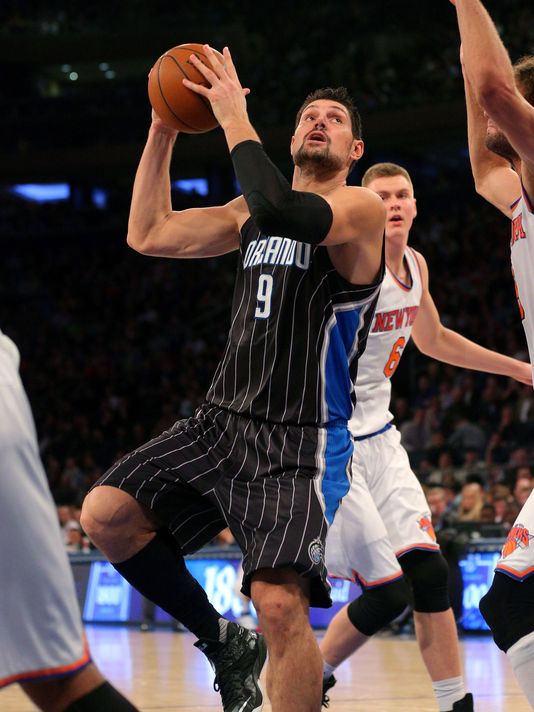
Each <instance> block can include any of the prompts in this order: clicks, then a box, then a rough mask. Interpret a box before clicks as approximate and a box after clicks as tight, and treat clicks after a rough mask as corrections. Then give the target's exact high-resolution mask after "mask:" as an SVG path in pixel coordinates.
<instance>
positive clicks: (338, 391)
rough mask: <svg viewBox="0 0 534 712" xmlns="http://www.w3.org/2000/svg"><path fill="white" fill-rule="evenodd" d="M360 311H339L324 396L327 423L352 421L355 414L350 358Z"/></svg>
mask: <svg viewBox="0 0 534 712" xmlns="http://www.w3.org/2000/svg"><path fill="white" fill-rule="evenodd" d="M360 313H361V307H360V308H359V309H355V308H353V309H347V310H346V311H342V310H339V311H338V310H336V324H335V326H334V327H333V328H332V331H331V333H330V343H329V345H328V354H327V356H326V364H325V379H326V384H325V397H326V406H327V408H328V413H327V421H328V422H331V421H332V420H336V419H339V418H341V419H344V420H349V418H350V417H351V415H352V408H353V406H352V401H351V398H350V394H351V390H352V381H351V378H350V373H349V363H348V357H349V354H350V353H351V351H352V349H353V348H354V343H355V340H356V334H357V333H358V329H359V327H360Z"/></svg>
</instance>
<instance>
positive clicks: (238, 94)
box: [183, 45, 250, 129]
mask: <svg viewBox="0 0 534 712" xmlns="http://www.w3.org/2000/svg"><path fill="white" fill-rule="evenodd" d="M204 51H205V53H206V56H207V58H208V60H209V62H210V64H211V68H210V67H207V66H206V65H205V64H204V63H203V62H201V61H200V60H199V59H198V57H196V56H195V55H194V54H192V55H191V63H192V64H194V66H195V67H196V68H197V69H198V71H199V72H201V74H202V75H203V76H204V78H205V79H206V81H207V82H208V83H209V84H210V86H209V87H205V86H202V85H201V84H196V83H195V82H191V81H190V80H189V79H183V83H184V85H185V86H186V87H187V88H188V89H191V91H194V92H196V93H197V94H200V95H201V96H204V97H206V99H208V101H209V102H210V104H211V108H212V109H213V113H214V114H215V118H216V119H217V121H218V122H219V124H220V125H221V126H222V128H223V129H224V128H225V126H227V125H229V124H231V123H232V122H234V121H239V120H243V119H244V120H248V119H247V102H246V99H245V97H246V96H247V95H248V94H249V93H250V89H247V88H243V87H242V86H241V82H240V81H239V77H238V75H237V71H236V68H235V66H234V63H233V61H232V57H231V54H230V50H229V49H228V47H225V48H224V49H223V58H222V60H221V58H220V55H217V54H216V53H215V52H214V51H213V50H212V48H211V47H210V46H209V45H204Z"/></svg>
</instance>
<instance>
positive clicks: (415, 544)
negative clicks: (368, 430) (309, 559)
mask: <svg viewBox="0 0 534 712" xmlns="http://www.w3.org/2000/svg"><path fill="white" fill-rule="evenodd" d="M413 549H428V550H432V551H434V550H435V551H439V545H438V544H437V542H436V535H435V533H434V529H433V527H432V523H431V516H430V511H429V508H428V504H427V501H426V498H425V495H424V492H423V489H422V487H421V485H420V484H419V481H418V479H417V477H416V476H415V474H414V473H413V472H412V469H411V467H410V462H409V460H408V455H407V454H406V451H405V449H404V448H403V447H402V445H401V442H400V433H399V432H398V430H397V429H396V428H395V427H394V426H390V427H388V428H386V429H385V430H384V431H381V432H379V433H377V434H375V435H371V436H369V437H366V438H362V439H358V438H355V439H354V455H353V460H352V483H351V487H350V491H349V493H348V494H347V495H346V497H345V498H344V499H343V501H342V503H341V505H340V507H339V509H338V510H337V513H336V515H335V518H334V522H333V524H332V526H331V527H330V530H329V533H328V539H327V545H326V564H327V567H328V572H329V574H330V575H331V576H334V577H339V578H345V579H350V580H352V581H356V582H358V583H359V584H360V585H362V586H363V587H364V588H366V587H372V586H380V585H382V584H384V583H388V582H389V581H393V580H395V579H396V578H399V577H401V576H402V570H401V568H400V566H399V563H398V558H399V557H401V556H402V555H403V554H405V553H407V552H408V551H411V550H413Z"/></svg>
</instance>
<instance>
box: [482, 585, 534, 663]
mask: <svg viewBox="0 0 534 712" xmlns="http://www.w3.org/2000/svg"><path fill="white" fill-rule="evenodd" d="M480 612H481V613H482V615H483V617H484V620H485V621H486V623H487V624H488V625H489V627H490V629H491V632H492V633H493V639H494V641H495V643H496V645H497V646H498V647H499V648H500V649H501V650H504V652H506V651H507V650H508V648H510V647H511V646H512V645H514V643H517V641H518V640H520V639H521V638H523V637H524V636H525V635H528V634H529V633H532V632H533V631H534V577H532V576H529V577H528V578H527V579H525V580H524V581H516V580H515V579H513V578H511V577H510V576H506V574H501V573H499V572H498V571H497V572H496V574H495V576H494V578H493V583H492V584H491V587H490V589H489V591H488V592H487V593H486V595H485V596H483V597H482V598H481V599H480Z"/></svg>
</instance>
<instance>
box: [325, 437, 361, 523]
mask: <svg viewBox="0 0 534 712" xmlns="http://www.w3.org/2000/svg"><path fill="white" fill-rule="evenodd" d="M325 431H326V448H325V453H324V460H325V472H324V475H323V480H322V484H321V486H322V492H323V497H324V501H325V516H326V519H327V521H328V525H329V526H330V525H331V524H332V522H333V520H334V515H335V513H336V511H337V508H338V507H339V505H340V502H341V500H342V499H343V497H344V496H345V495H346V494H347V492H348V491H349V489H350V476H349V472H350V463H351V459H352V453H353V445H352V439H351V437H350V433H349V430H348V428H347V426H346V425H336V426H334V427H328V428H325Z"/></svg>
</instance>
